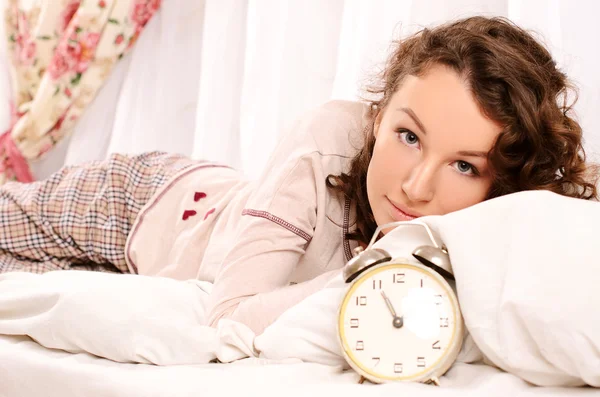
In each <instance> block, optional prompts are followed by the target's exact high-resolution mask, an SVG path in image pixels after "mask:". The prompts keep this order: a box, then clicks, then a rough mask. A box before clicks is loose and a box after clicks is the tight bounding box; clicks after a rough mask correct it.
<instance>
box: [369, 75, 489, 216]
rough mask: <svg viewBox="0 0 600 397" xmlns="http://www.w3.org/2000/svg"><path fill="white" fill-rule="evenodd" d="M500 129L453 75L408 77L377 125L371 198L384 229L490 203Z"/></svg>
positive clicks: (375, 212) (370, 180)
mask: <svg viewBox="0 0 600 397" xmlns="http://www.w3.org/2000/svg"><path fill="white" fill-rule="evenodd" d="M500 131H501V127H500V126H499V125H498V124H497V123H495V122H493V121H491V120H490V119H488V118H487V117H486V116H484V114H483V113H482V112H481V111H480V109H479V107H478V105H477V103H476V102H475V99H474V98H473V96H472V94H471V93H470V92H469V90H468V89H467V86H466V85H465V83H464V81H462V80H461V78H460V77H459V76H458V74H456V72H454V71H453V70H451V69H449V68H446V67H444V66H434V67H432V68H430V69H429V71H428V72H427V73H426V74H425V75H423V76H422V77H416V76H408V77H406V78H405V79H404V81H403V82H402V84H401V86H400V88H399V89H398V91H397V92H396V93H395V94H394V95H393V96H392V98H391V100H390V102H389V103H388V105H387V106H386V108H385V109H383V111H382V112H380V113H379V114H378V116H377V118H376V120H375V126H374V134H375V138H376V139H375V148H374V150H373V157H372V159H371V163H370V164H369V170H368V173H367V194H368V197H369V203H370V205H371V209H372V210H373V215H374V216H375V221H376V222H377V224H378V225H382V224H385V223H388V222H393V221H407V220H411V219H414V218H415V217H420V216H425V215H443V214H447V213H449V212H452V211H457V210H460V209H463V208H466V207H469V206H471V205H473V204H477V203H479V202H481V201H483V200H484V199H485V197H486V194H487V192H488V190H489V188H490V186H491V177H490V175H489V170H488V165H487V159H486V156H487V153H488V152H489V150H490V149H491V148H492V145H493V143H494V141H495V139H496V137H497V135H498V134H499V133H500Z"/></svg>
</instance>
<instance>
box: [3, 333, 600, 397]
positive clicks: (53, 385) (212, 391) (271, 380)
mask: <svg viewBox="0 0 600 397" xmlns="http://www.w3.org/2000/svg"><path fill="white" fill-rule="evenodd" d="M357 379H358V378H357V376H356V374H354V373H353V372H349V371H347V372H341V371H340V369H339V368H335V367H330V366H325V365H320V364H309V363H301V362H298V361H287V362H273V361H266V360H262V359H256V358H253V359H246V360H241V361H237V362H234V363H231V364H204V365H193V366H191V365H189V366H188V365H186V366H165V367H158V366H153V365H145V364H122V363H116V362H113V361H109V360H106V359H102V358H97V357H95V356H92V355H89V354H71V353H67V352H63V351H58V350H50V349H46V348H44V347H42V346H40V345H38V344H37V343H36V342H34V341H32V340H31V339H29V338H27V337H15V336H0V397H38V396H45V397H69V396H86V397H121V396H123V397H124V396H127V397H136V396H144V397H153V396H156V397H159V396H160V397H170V396H177V397H185V396H194V397H198V396H203V397H204V396H236V395H245V396H248V395H250V396H252V395H260V396H283V395H285V396H286V397H287V396H332V395H344V396H357V397H359V396H360V397H370V396H389V397H392V396H394V397H396V396H415V395H418V396H419V397H440V396H443V397H467V396H477V397H479V396H482V397H496V396H497V397H506V396H510V397H521V396H550V397H552V396H561V397H566V396H569V397H571V396H574V397H579V396H598V395H600V391H599V390H598V389H593V388H568V389H567V388H540V387H535V386H531V385H529V384H528V383H526V382H524V381H522V380H521V379H519V378H517V377H515V376H513V375H510V374H508V373H504V372H501V371H499V370H497V369H495V368H492V367H489V366H484V365H469V364H457V365H455V366H454V367H453V368H452V369H451V370H450V371H449V372H448V374H447V375H446V376H444V377H443V378H442V379H441V382H442V387H440V388H437V387H434V386H426V385H421V384H388V385H373V384H368V383H365V384H363V385H359V384H357V383H356V381H357Z"/></svg>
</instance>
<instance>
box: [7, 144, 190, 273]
mask: <svg viewBox="0 0 600 397" xmlns="http://www.w3.org/2000/svg"><path fill="white" fill-rule="evenodd" d="M196 163H198V161H194V160H191V159H189V158H187V157H184V156H181V155H175V154H167V153H163V152H152V153H144V154H141V155H137V156H126V155H120V154H115V155H112V156H111V157H110V159H108V160H106V161H98V162H91V163H87V164H83V165H77V166H68V167H64V168H63V169H61V170H60V171H58V172H57V173H55V174H54V175H52V176H51V177H49V178H48V179H46V180H43V181H37V182H34V183H28V184H23V183H18V182H10V183H7V184H5V185H3V186H0V273H2V272H9V271H27V272H34V273H43V272H47V271H50V270H60V269H80V270H98V271H108V272H123V273H128V272H129V270H128V268H127V264H126V262H125V242H126V240H127V235H128V234H129V231H130V230H131V227H132V225H133V223H134V221H135V218H136V216H137V214H138V213H139V211H140V209H141V208H142V207H143V206H144V204H145V203H147V202H148V200H150V198H151V197H152V195H153V194H154V193H155V192H156V190H157V189H158V188H159V187H160V186H162V185H163V184H164V183H165V182H167V181H168V180H169V179H170V178H171V177H172V176H173V175H174V174H175V173H177V172H178V171H180V170H182V169H184V168H187V167H188V166H191V165H194V164H196Z"/></svg>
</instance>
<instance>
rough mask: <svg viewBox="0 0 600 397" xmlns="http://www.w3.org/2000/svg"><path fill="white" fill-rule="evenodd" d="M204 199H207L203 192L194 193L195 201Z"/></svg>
mask: <svg viewBox="0 0 600 397" xmlns="http://www.w3.org/2000/svg"><path fill="white" fill-rule="evenodd" d="M204 197H206V193H202V192H196V193H194V201H199V200H200V199H203V198H204Z"/></svg>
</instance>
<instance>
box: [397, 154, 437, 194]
mask: <svg viewBox="0 0 600 397" xmlns="http://www.w3.org/2000/svg"><path fill="white" fill-rule="evenodd" d="M434 174H435V169H434V166H433V165H432V164H428V163H427V162H424V161H421V162H419V163H417V164H416V165H415V167H414V168H413V169H412V170H411V172H410V173H409V174H408V178H407V179H406V180H404V182H403V183H402V190H403V191H404V194H406V196H407V197H408V199H409V200H411V201H414V202H429V201H431V200H432V199H433V195H434V191H435V189H434V176H435V175H434Z"/></svg>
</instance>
